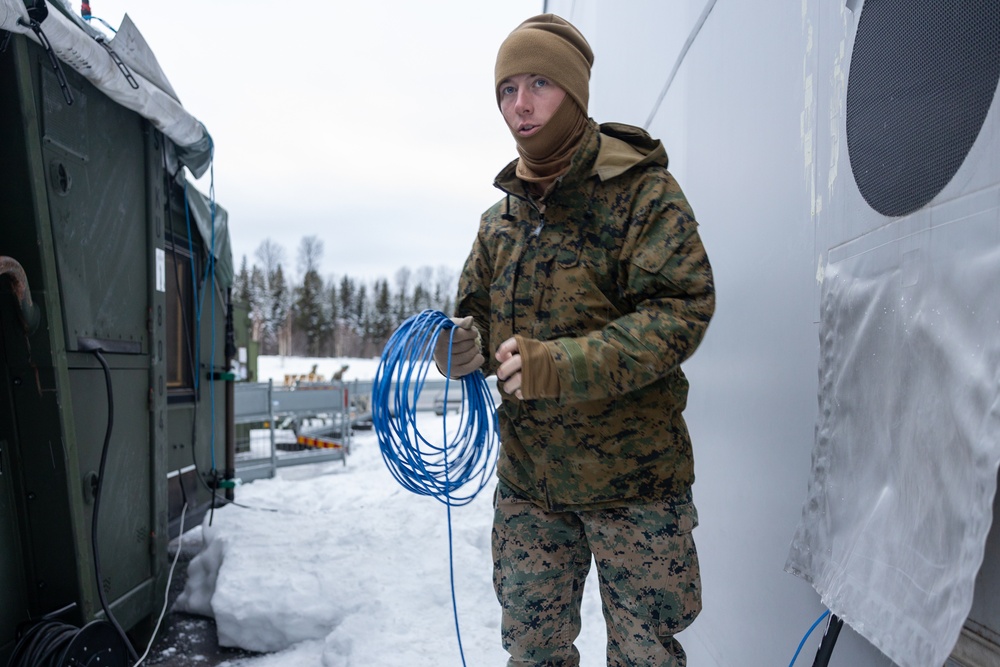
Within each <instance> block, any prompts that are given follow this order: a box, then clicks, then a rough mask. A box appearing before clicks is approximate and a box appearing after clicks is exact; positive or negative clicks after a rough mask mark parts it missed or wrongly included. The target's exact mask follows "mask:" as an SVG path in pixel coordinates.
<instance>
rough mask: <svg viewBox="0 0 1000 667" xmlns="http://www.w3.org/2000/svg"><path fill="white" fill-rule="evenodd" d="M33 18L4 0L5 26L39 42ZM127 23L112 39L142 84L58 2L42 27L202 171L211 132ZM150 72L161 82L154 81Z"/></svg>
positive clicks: (59, 49)
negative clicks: (119, 36) (126, 73)
mask: <svg viewBox="0 0 1000 667" xmlns="http://www.w3.org/2000/svg"><path fill="white" fill-rule="evenodd" d="M18 19H21V20H22V21H23V23H24V25H22V24H21V23H19V22H18ZM28 20H29V19H28V12H27V10H26V9H25V6H24V2H23V1H22V0H0V29H2V30H7V31H9V32H15V33H21V34H26V35H28V37H29V38H31V39H32V40H34V41H36V42H37V41H38V39H37V37H36V36H35V34H34V32H33V31H32V30H31V29H30V28H29V27H28V26H27V23H28ZM123 26H124V27H125V28H126V33H125V35H124V39H122V40H120V41H119V40H118V39H117V38H116V39H115V40H112V47H113V48H115V50H116V53H118V54H119V57H121V58H122V60H123V61H124V62H126V63H129V62H131V63H133V64H135V65H136V67H134V68H133V71H132V76H133V78H134V79H135V80H136V82H137V83H138V84H139V87H138V89H135V88H133V87H132V85H131V84H130V83H129V81H128V80H127V79H126V78H125V76H124V75H123V74H122V72H121V70H120V69H119V68H118V65H117V64H116V63H115V62H114V60H112V58H111V56H110V55H109V54H108V52H107V51H106V50H105V48H104V47H103V46H101V45H100V44H98V43H97V41H96V40H95V39H94V37H93V36H92V35H91V34H88V33H87V32H85V31H84V30H83V29H81V28H80V26H78V25H76V24H75V23H74V22H73V21H72V20H71V19H69V18H68V17H66V16H64V15H63V14H62V13H61V12H60V11H59V9H58V8H57V7H54V6H50V7H49V12H48V16H47V17H46V18H45V20H44V21H42V23H41V28H42V32H43V33H44V34H45V37H46V38H47V39H48V41H49V43H50V44H51V45H52V50H53V51H54V53H55V55H56V57H57V58H58V59H59V60H60V62H62V63H63V64H64V65H66V66H69V67H72V68H73V69H74V70H76V71H77V72H79V73H80V74H81V75H82V76H83V77H85V78H86V79H87V80H88V81H90V82H91V83H92V84H93V85H94V86H95V87H96V88H98V89H99V90H100V91H102V92H103V93H104V94H106V95H107V96H108V97H110V98H111V99H112V100H114V101H115V102H117V103H118V104H121V105H122V106H124V107H126V108H129V109H132V110H133V111H135V112H136V113H138V114H139V115H141V116H142V117H144V118H146V119H148V120H149V121H150V122H151V123H152V124H153V125H154V126H155V127H156V128H157V129H159V130H160V131H161V132H163V134H165V135H166V136H167V137H168V138H169V139H170V140H171V141H173V142H174V144H176V145H177V147H178V149H179V150H178V157H179V158H180V159H181V161H182V162H183V163H184V165H185V166H187V167H188V169H190V170H191V172H192V173H193V174H194V176H195V178H198V177H200V176H201V175H202V174H204V173H205V170H206V169H207V168H208V164H209V161H210V154H211V138H210V137H209V135H208V132H207V131H206V129H205V127H204V126H203V125H202V124H201V123H200V122H198V120H197V119H196V118H195V117H194V116H192V115H191V114H189V113H188V112H187V111H186V110H185V109H184V107H183V106H181V104H180V102H178V101H177V96H176V93H174V91H173V89H172V88H171V87H170V84H169V83H165V82H166V77H165V76H163V73H162V71H161V70H160V68H159V65H156V64H155V62H156V60H155V58H154V57H153V56H152V54H151V53H147V54H141V51H142V49H145V50H146V51H147V52H148V47H146V44H145V40H143V39H142V36H141V35H139V33H138V30H136V29H135V27H134V26H133V25H132V24H131V21H130V20H128V17H126V21H125V22H123ZM119 44H122V45H124V47H125V48H122V50H121V52H119V51H118V48H119ZM148 77H152V78H153V79H155V80H156V81H158V82H159V83H160V84H161V85H156V84H154V83H153V81H152V80H151V79H150V78H148ZM163 84H165V85H163ZM161 86H163V87H161Z"/></svg>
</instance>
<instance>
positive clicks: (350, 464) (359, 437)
mask: <svg viewBox="0 0 1000 667" xmlns="http://www.w3.org/2000/svg"><path fill="white" fill-rule="evenodd" d="M276 359H280V358H262V360H263V361H264V363H261V364H260V365H259V367H258V368H259V369H260V376H261V378H265V377H275V376H274V375H267V376H265V373H267V374H272V373H280V374H282V376H283V374H284V373H286V372H296V373H299V372H309V370H310V369H311V367H312V364H313V363H319V367H318V369H317V371H318V372H320V373H326V374H327V377H329V370H328V368H334V367H336V369H339V368H340V365H336V364H337V363H339V361H340V360H331V359H326V360H320V361H319V362H316V361H311V360H301V359H296V360H293V359H291V358H284V359H283V361H281V363H280V364H279V363H278V362H277V361H275V360H276ZM361 362H373V363H372V365H371V367H370V372H371V376H373V375H374V369H375V367H377V365H378V360H377V359H376V360H349V361H346V362H345V363H349V365H350V367H351V370H352V371H355V372H356V373H357V375H356V376H355V377H356V379H370V378H371V376H365V375H364V373H365V372H366V371H365V369H364V366H365V364H364V363H361ZM303 368H304V371H302V370H301V369H303ZM286 369H291V370H286ZM345 378H346V379H354V378H349V377H346V374H345ZM276 382H277V379H276ZM448 423H449V424H454V425H455V427H457V425H458V419H457V418H456V416H455V415H454V413H452V414H451V415H450V417H449V422H448ZM417 424H418V428H419V429H420V432H421V434H423V435H425V436H427V437H433V434H440V435H437V436H436V437H438V438H442V437H443V433H442V421H441V417H438V416H435V415H434V414H433V412H426V413H423V412H422V413H419V414H418V421H417ZM493 488H494V484H493V483H492V482H491V483H489V484H488V485H487V486H486V488H485V489H483V490H482V491H481V492H480V493H479V494H478V495H477V496H476V498H475V499H474V500H473V501H472V502H471V503H470V504H468V505H465V506H462V507H453V508H451V528H452V535H451V543H452V549H453V552H454V582H455V583H454V588H455V594H456V599H457V601H456V604H457V609H458V624H459V627H458V630H459V632H460V634H461V645H462V652H460V650H459V642H458V638H457V633H456V627H455V618H454V614H453V609H452V593H451V583H450V581H451V575H450V572H449V518H448V508H447V507H446V506H445V505H444V504H442V503H441V502H439V501H438V500H436V499H434V498H430V497H426V496H420V495H416V494H414V493H411V492H410V491H407V490H406V489H404V488H403V487H401V486H400V485H399V484H398V483H397V482H396V480H395V479H394V478H393V477H392V475H391V474H390V472H389V470H388V468H387V467H386V465H385V463H384V461H383V460H382V457H381V454H380V451H379V446H378V441H377V439H376V435H375V432H374V431H358V432H356V433H355V435H354V440H353V445H352V450H351V453H350V455H349V456H348V458H347V461H346V465H345V463H343V462H340V461H336V462H328V463H321V464H307V465H302V466H296V467H286V468H279V470H278V476H277V477H275V478H273V479H264V480H257V481H255V482H253V483H250V484H244V485H242V486H240V487H238V488H237V489H236V502H237V503H239V504H240V505H242V506H236V505H230V506H227V507H224V508H221V509H217V510H216V511H215V512H214V515H213V516H206V518H205V522H204V523H203V524H202V526H200V527H198V528H195V529H194V530H192V531H189V532H188V533H186V534H185V535H184V537H183V541H184V545H180V548H185V549H190V548H192V547H194V548H200V551H199V552H198V555H197V556H195V557H194V558H193V559H192V560H191V562H190V564H189V567H188V579H187V583H186V586H185V589H184V591H183V593H182V594H181V595H180V596H179V597H178V599H177V601H176V603H175V606H174V609H175V610H176V611H185V612H188V613H195V614H200V615H204V616H209V617H214V619H215V621H216V624H217V628H218V637H219V643H220V645H223V646H234V647H241V648H244V649H248V650H253V651H261V652H266V653H267V655H263V656H259V657H253V658H248V659H242V660H239V661H230V662H227V663H225V664H226V665H227V666H228V667H237V666H238V667H293V666H294V667H301V666H302V665H321V666H322V667H349V666H353V665H365V666H368V665H407V666H409V667H422V666H427V667H431V666H434V667H438V666H439V665H462V664H463V659H462V658H463V653H464V664H467V665H475V666H477V667H478V666H481V665H502V664H504V663H505V661H506V659H507V653H506V651H504V650H503V648H502V647H501V644H500V606H499V603H498V602H497V600H496V597H495V596H494V594H493V586H492V556H491V553H490V530H491V524H492V518H493V508H492V495H493ZM463 491H464V489H463ZM185 545H187V546H185ZM177 547H178V545H176V544H175V548H177ZM597 589H598V587H597V581H596V575H595V574H594V573H593V571H592V572H591V577H590V578H589V579H588V583H587V587H586V589H585V597H584V607H583V632H582V633H581V636H580V638H579V639H578V641H577V646H578V647H579V649H580V651H581V653H582V656H583V658H582V662H581V665H582V666H583V667H597V666H598V665H604V664H605V655H604V651H605V646H606V637H605V630H604V620H603V617H602V616H601V610H600V599H599V597H598V590H597Z"/></svg>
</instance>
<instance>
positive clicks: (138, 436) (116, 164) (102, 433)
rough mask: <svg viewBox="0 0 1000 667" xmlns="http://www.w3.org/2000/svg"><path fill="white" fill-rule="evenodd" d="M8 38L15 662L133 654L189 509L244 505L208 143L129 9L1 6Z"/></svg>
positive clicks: (4, 544)
mask: <svg viewBox="0 0 1000 667" xmlns="http://www.w3.org/2000/svg"><path fill="white" fill-rule="evenodd" d="M0 29H2V32H0V47H2V48H0V170H2V172H0V173H2V175H0V275H2V277H0V591H3V594H2V597H0V664H7V663H8V660H11V659H13V662H12V663H11V664H12V665H32V664H39V661H40V658H39V651H42V650H43V648H42V647H43V645H50V646H55V647H56V648H53V649H52V650H56V651H57V654H55V657H54V658H53V659H54V660H57V662H52V663H48V662H46V663H44V664H60V665H62V664H66V665H69V664H98V663H97V662H89V661H90V660H97V661H98V662H99V664H102V665H118V664H121V665H124V664H133V663H134V660H135V658H136V654H137V653H141V652H142V650H143V648H144V642H145V641H146V640H147V639H148V637H149V634H150V631H151V628H152V626H153V624H154V623H155V621H156V619H157V618H158V616H159V613H160V610H161V609H162V607H163V604H164V599H165V595H166V590H165V585H166V579H167V572H168V566H169V562H168V560H167V544H168V541H169V539H170V537H171V536H172V535H175V534H176V533H177V532H178V530H179V529H180V521H181V518H182V515H183V516H184V518H185V520H186V522H187V526H189V527H191V526H195V525H197V523H198V522H199V521H200V519H201V517H202V516H203V515H204V514H205V513H206V512H210V511H211V510H212V508H213V507H214V506H216V505H218V503H220V502H222V501H223V500H224V498H225V496H226V495H227V494H228V495H229V497H231V495H232V489H231V485H232V477H233V461H232V456H231V455H230V456H227V451H230V452H231V451H232V448H231V447H228V448H227V443H229V442H231V440H232V433H231V426H228V427H227V424H229V425H231V424H232V418H231V412H229V411H230V410H231V405H232V385H233V382H232V381H233V374H232V373H231V372H230V368H231V364H230V361H231V359H232V357H233V354H234V349H235V342H234V337H235V334H234V332H233V327H232V324H231V323H232V307H231V299H230V297H229V293H230V291H231V290H230V288H231V284H232V277H233V269H232V257H231V251H230V248H229V236H228V227H227V214H226V211H225V209H224V208H222V207H221V206H219V204H218V203H216V202H215V201H214V200H213V199H212V198H211V197H206V196H204V195H203V194H201V193H200V192H199V191H198V190H197V189H196V188H195V187H194V185H193V184H192V183H191V182H190V180H189V178H190V179H197V178H199V177H202V176H203V175H204V174H206V172H208V170H209V169H210V165H211V160H212V142H211V136H210V135H209V134H208V132H207V130H206V129H205V128H204V126H203V125H202V124H201V123H200V122H198V121H197V119H195V118H194V117H193V116H192V115H191V114H190V113H188V112H187V110H186V109H185V108H184V107H183V105H181V104H180V102H179V101H178V100H179V98H178V96H177V94H176V93H175V92H174V90H173V89H172V87H171V86H170V83H169V82H168V80H167V79H166V77H165V76H164V74H163V72H162V71H161V70H160V68H159V65H158V64H157V63H156V59H155V56H153V54H152V53H151V52H150V51H149V49H148V47H146V45H145V42H144V40H143V39H142V36H141V33H139V32H138V30H136V29H135V27H134V26H133V25H131V23H130V22H129V21H128V20H126V21H125V22H124V23H123V25H122V26H121V28H120V29H119V31H118V33H117V35H116V36H115V37H114V39H110V40H109V39H107V38H106V37H105V36H104V35H103V34H102V33H101V32H100V31H97V30H95V29H94V28H92V27H91V26H90V25H89V24H88V23H87V22H86V21H84V20H83V19H82V18H81V17H80V16H76V15H74V14H73V13H72V12H69V11H67V10H66V8H65V7H64V6H63V5H62V4H60V3H58V2H55V3H48V4H46V3H44V2H41V1H40V0H29V2H23V1H22V0H0ZM210 191H211V189H210ZM227 415H229V418H228V419H227ZM227 487H229V488H227ZM29 641H33V642H34V643H33V644H32V645H31V646H28V645H27V643H26V642H29Z"/></svg>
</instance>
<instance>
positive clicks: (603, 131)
mask: <svg viewBox="0 0 1000 667" xmlns="http://www.w3.org/2000/svg"><path fill="white" fill-rule="evenodd" d="M517 162H518V161H517V160H514V161H513V162H511V163H510V164H508V165H507V166H506V167H504V168H503V169H502V170H501V171H500V173H499V174H498V175H497V177H496V180H495V182H494V185H496V186H497V187H498V188H500V189H501V190H504V191H505V192H510V193H516V194H521V193H524V192H525V188H524V182H523V181H521V180H520V179H518V178H517V175H516V173H515V169H516V167H517ZM667 162H668V160H667V150H666V149H665V148H664V147H663V142H661V141H660V140H659V139H653V138H652V137H651V136H649V133H648V132H646V131H645V130H643V129H642V128H640V127H635V126H634V125H626V124H624V123H602V124H600V125H598V124H597V123H595V122H594V121H590V128H588V130H587V132H586V133H585V134H584V137H583V140H582V141H581V143H580V148H579V149H578V150H577V153H576V155H574V156H573V163H572V166H571V167H570V171H569V172H568V173H567V174H565V175H564V176H562V177H561V178H562V179H563V180H564V181H565V182H573V181H578V179H582V178H584V177H590V176H597V177H598V178H599V179H601V180H602V181H607V180H608V179H611V178H614V177H615V176H620V175H621V174H624V173H625V172H627V171H629V170H630V169H635V168H638V167H646V166H654V165H655V166H661V167H664V168H666V166H667Z"/></svg>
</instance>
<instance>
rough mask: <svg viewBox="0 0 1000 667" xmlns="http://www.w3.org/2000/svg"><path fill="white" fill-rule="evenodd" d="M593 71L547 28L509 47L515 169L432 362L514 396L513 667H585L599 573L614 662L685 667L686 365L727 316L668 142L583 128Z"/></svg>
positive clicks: (507, 633) (505, 577) (690, 548)
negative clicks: (488, 380)
mask: <svg viewBox="0 0 1000 667" xmlns="http://www.w3.org/2000/svg"><path fill="white" fill-rule="evenodd" d="M592 64H593V53H592V51H591V48H590V45H589V44H588V42H587V40H586V39H585V38H584V37H583V35H582V34H581V33H580V32H579V30H577V29H576V28H575V27H574V26H573V25H571V24H570V23H569V22H567V21H565V20H564V19H562V18H560V17H558V16H555V15H553V14H543V15H540V16H536V17H533V18H530V19H528V20H526V21H524V22H523V23H522V24H520V25H519V26H518V27H517V28H516V29H515V30H514V31H513V32H511V33H510V35H509V36H508V37H507V38H506V39H505V40H504V42H503V43H502V44H501V46H500V49H499V52H498V54H497V60H496V68H495V72H494V74H495V84H496V96H497V103H498V106H499V108H500V111H501V113H502V115H503V118H504V120H505V122H506V124H507V126H508V128H509V129H510V131H511V134H512V135H513V137H514V141H515V143H516V147H517V153H518V157H517V158H516V159H515V160H514V161H513V162H511V163H510V164H509V165H507V167H505V168H504V169H503V170H502V171H501V172H500V174H499V175H498V176H497V178H496V181H495V185H496V187H497V188H499V189H500V190H501V192H502V193H503V196H502V198H501V199H500V201H499V202H498V203H497V204H496V205H494V206H493V207H492V208H490V209H489V210H488V211H486V213H484V214H483V216H482V219H481V221H480V226H479V232H478V234H477V236H476V239H475V241H474V243H473V247H472V250H471V253H470V254H469V256H468V259H467V260H466V262H465V266H464V268H463V270H462V274H461V277H460V280H459V290H458V298H457V301H456V308H455V317H454V318H453V321H454V322H455V324H456V325H457V327H456V329H455V334H454V337H453V338H452V343H451V345H450V346H449V342H448V337H447V336H441V337H440V338H439V339H438V345H437V347H436V349H435V351H434V357H435V361H436V363H437V364H438V367H439V368H440V369H446V368H448V366H447V364H448V357H449V353H451V367H450V368H451V375H452V377H461V376H463V375H465V374H466V373H469V372H472V371H473V370H475V369H477V368H480V367H482V368H483V370H484V372H485V373H487V375H489V374H492V373H495V374H496V376H497V379H498V382H499V384H500V387H501V388H502V390H503V391H502V392H501V394H502V397H503V400H502V402H501V405H500V406H499V408H498V412H497V414H498V419H499V427H500V439H501V446H500V455H499V460H498V463H497V475H498V478H499V479H498V483H497V487H496V492H495V499H494V507H495V516H494V524H493V531H492V548H493V560H494V588H495V590H496V594H497V598H498V600H499V601H500V605H501V609H502V619H501V635H502V641H503V646H504V648H505V649H506V650H507V652H508V653H509V654H510V658H509V661H508V663H507V664H508V666H509V667H515V666H517V667H522V666H527V665H539V666H541V665H545V666H552V667H555V666H557V665H558V666H575V665H578V664H579V651H578V650H577V648H576V647H575V646H574V641H575V639H576V637H577V636H578V635H579V633H580V630H581V618H580V607H581V599H582V596H583V587H584V582H585V580H586V578H587V574H588V572H589V570H590V567H591V560H592V558H593V560H594V562H596V566H597V573H598V575H599V577H598V581H599V586H600V593H601V599H602V602H603V609H604V617H605V621H606V625H607V633H608V644H607V646H608V648H607V664H608V665H620V666H625V665H642V666H643V667H652V666H657V665H663V666H667V665H670V666H677V665H685V663H686V658H685V654H684V651H683V649H682V648H681V646H680V644H679V643H678V641H677V640H676V638H675V637H674V635H675V634H677V633H678V632H680V631H681V630H683V629H684V628H686V627H688V625H689V624H690V623H691V622H692V621H693V620H694V618H695V617H696V616H697V615H698V613H699V612H700V610H701V582H700V574H699V568H698V559H697V552H696V550H695V545H694V541H693V539H692V530H693V529H694V527H695V526H696V525H697V523H698V519H697V513H696V510H695V506H694V504H693V502H692V495H691V485H692V483H693V481H694V464H693V458H692V450H691V442H690V438H689V435H688V430H687V427H686V425H685V422H684V419H683V417H682V411H683V409H684V407H685V403H686V398H687V391H688V382H687V380H686V379H685V376H684V373H683V372H682V371H681V363H682V362H684V361H685V360H686V359H688V358H689V357H690V356H691V354H692V353H693V352H694V351H695V349H696V348H697V347H698V345H699V343H700V342H701V340H702V338H703V336H704V334H705V331H706V329H707V327H708V324H709V321H710V320H711V318H712V314H713V312H714V309H715V288H714V283H713V279H712V269H711V266H710V264H709V261H708V257H707V255H706V253H705V249H704V246H703V244H702V241H701V239H700V237H699V235H698V229H697V223H696V222H695V218H694V214H693V212H692V209H691V207H690V206H689V204H688V202H687V200H686V199H685V197H684V194H683V193H682V191H681V189H680V187H679V186H678V184H677V182H676V181H675V180H674V178H673V177H672V176H671V174H670V172H669V171H667V154H666V151H665V149H664V147H663V145H662V143H661V142H660V141H658V140H654V139H652V138H651V137H650V136H649V135H648V134H647V133H646V132H645V131H643V130H642V129H640V128H637V127H632V126H629V125H624V124H615V123H606V124H601V125H598V124H597V123H596V122H595V121H593V120H592V119H590V118H589V117H588V114H587V106H588V101H589V85H590V84H589V82H590V70H591V66H592ZM487 350H489V351H490V352H492V354H490V353H487Z"/></svg>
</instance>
